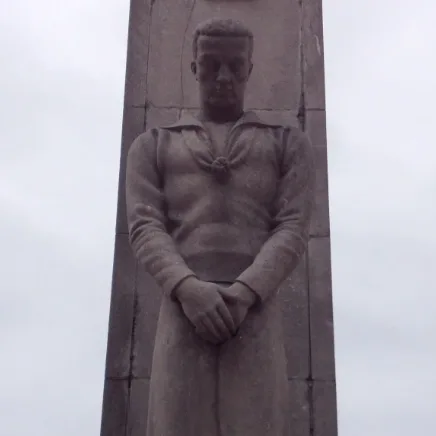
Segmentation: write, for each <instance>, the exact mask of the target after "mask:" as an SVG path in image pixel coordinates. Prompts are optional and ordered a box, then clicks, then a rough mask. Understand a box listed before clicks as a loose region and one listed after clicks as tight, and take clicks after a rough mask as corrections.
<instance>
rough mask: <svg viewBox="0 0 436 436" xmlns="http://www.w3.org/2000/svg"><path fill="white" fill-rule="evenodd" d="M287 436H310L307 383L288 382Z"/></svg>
mask: <svg viewBox="0 0 436 436" xmlns="http://www.w3.org/2000/svg"><path fill="white" fill-rule="evenodd" d="M288 383H289V394H290V395H289V400H290V404H289V417H290V419H289V424H290V428H289V432H288V435H289V436H311V435H310V406H309V395H308V385H307V382H305V381H302V380H290V381H289V382H288Z"/></svg>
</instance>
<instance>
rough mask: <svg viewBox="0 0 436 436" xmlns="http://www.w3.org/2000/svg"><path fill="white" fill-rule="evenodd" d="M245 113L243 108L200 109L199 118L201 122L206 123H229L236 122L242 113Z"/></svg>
mask: <svg viewBox="0 0 436 436" xmlns="http://www.w3.org/2000/svg"><path fill="white" fill-rule="evenodd" d="M243 114H244V111H243V110H242V109H241V110H237V111H236V110H235V111H229V110H217V111H213V110H207V109H200V112H199V114H198V118H199V120H200V121H201V122H204V123H213V124H229V123H236V121H238V120H239V119H240V118H241V117H242V115H243Z"/></svg>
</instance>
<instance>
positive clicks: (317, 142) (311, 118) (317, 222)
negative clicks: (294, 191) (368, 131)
mask: <svg viewBox="0 0 436 436" xmlns="http://www.w3.org/2000/svg"><path fill="white" fill-rule="evenodd" d="M305 121H306V126H305V127H306V133H307V134H308V136H309V138H310V141H311V143H312V149H313V156H314V161H315V172H316V177H315V203H314V209H313V215H312V222H311V226H310V235H311V236H312V237H321V236H329V235H330V212H329V188H328V159H327V140H326V116H325V111H323V110H322V111H314V110H309V111H307V112H306V118H305Z"/></svg>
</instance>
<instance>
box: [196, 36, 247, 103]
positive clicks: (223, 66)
mask: <svg viewBox="0 0 436 436" xmlns="http://www.w3.org/2000/svg"><path fill="white" fill-rule="evenodd" d="M191 67H192V71H193V73H194V74H195V76H196V79H197V81H198V83H199V87H200V98H201V99H202V102H203V103H205V104H207V105H210V106H215V107H223V108H225V107H232V106H236V105H241V104H243V100H244V94H245V88H246V84H247V81H248V78H249V77H250V73H251V70H252V63H251V59H250V40H249V39H248V38H247V37H238V36H236V37H233V36H200V37H199V38H198V41H197V58H196V60H195V61H193V62H192V65H191Z"/></svg>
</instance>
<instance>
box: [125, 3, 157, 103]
mask: <svg viewBox="0 0 436 436" xmlns="http://www.w3.org/2000/svg"><path fill="white" fill-rule="evenodd" d="M153 2H154V1H153V0H130V14H129V28H128V36H127V59H126V77H125V88H124V106H125V107H132V106H140V107H145V106H146V97H147V95H146V94H147V68H148V55H149V51H150V28H151V26H150V25H151V9H152V4H153Z"/></svg>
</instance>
